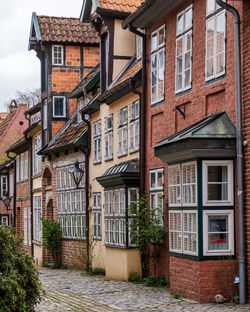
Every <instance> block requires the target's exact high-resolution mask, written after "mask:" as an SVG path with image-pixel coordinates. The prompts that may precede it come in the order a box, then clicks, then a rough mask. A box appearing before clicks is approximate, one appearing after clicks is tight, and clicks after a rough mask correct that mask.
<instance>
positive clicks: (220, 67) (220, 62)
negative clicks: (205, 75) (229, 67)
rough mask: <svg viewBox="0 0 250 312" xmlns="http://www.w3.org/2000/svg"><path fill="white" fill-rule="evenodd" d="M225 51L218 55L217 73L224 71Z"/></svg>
mask: <svg viewBox="0 0 250 312" xmlns="http://www.w3.org/2000/svg"><path fill="white" fill-rule="evenodd" d="M224 59H225V57H224V53H221V54H219V55H217V56H216V74H219V73H222V72H223V71H224Z"/></svg>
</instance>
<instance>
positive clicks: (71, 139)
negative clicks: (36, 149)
mask: <svg viewBox="0 0 250 312" xmlns="http://www.w3.org/2000/svg"><path fill="white" fill-rule="evenodd" d="M87 129H88V127H87V124H86V123H77V110H75V111H74V113H73V115H72V117H71V119H70V120H69V121H68V122H67V124H66V125H65V126H64V127H63V128H62V129H61V130H60V131H59V132H58V134H57V135H56V136H55V137H54V139H52V140H51V141H50V143H49V144H48V146H47V147H46V148H45V149H43V150H41V153H42V154H53V153H56V152H59V151H60V150H63V149H69V148H74V147H75V144H76V143H77V141H78V140H79V139H80V138H81V136H82V135H83V134H84V133H85V132H86V131H87Z"/></svg>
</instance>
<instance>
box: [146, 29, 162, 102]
mask: <svg viewBox="0 0 250 312" xmlns="http://www.w3.org/2000/svg"><path fill="white" fill-rule="evenodd" d="M164 73H165V25H164V26H161V27H159V28H158V29H157V30H155V31H154V32H152V34H151V81H150V82H151V88H150V89H151V105H152V104H155V103H157V102H160V101H162V100H163V99H164Z"/></svg>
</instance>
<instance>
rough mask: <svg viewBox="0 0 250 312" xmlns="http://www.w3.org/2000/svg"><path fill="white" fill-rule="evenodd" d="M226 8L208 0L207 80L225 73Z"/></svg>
mask: <svg viewBox="0 0 250 312" xmlns="http://www.w3.org/2000/svg"><path fill="white" fill-rule="evenodd" d="M225 28H226V17H225V10H222V8H221V7H219V6H218V5H217V4H216V2H215V0H207V20H206V69H205V72H206V75H205V76H206V80H207V81H208V80H210V79H213V78H217V77H219V76H221V75H223V74H224V73H225V38H226V32H225Z"/></svg>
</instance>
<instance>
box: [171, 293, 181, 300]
mask: <svg viewBox="0 0 250 312" xmlns="http://www.w3.org/2000/svg"><path fill="white" fill-rule="evenodd" d="M172 298H174V299H181V296H180V295H179V294H173V295H172Z"/></svg>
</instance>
